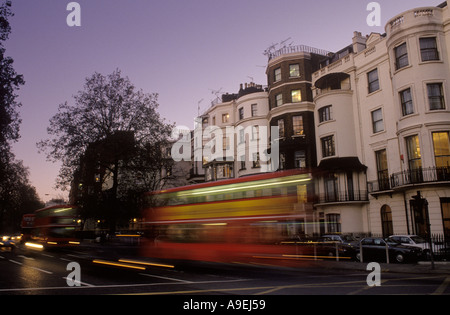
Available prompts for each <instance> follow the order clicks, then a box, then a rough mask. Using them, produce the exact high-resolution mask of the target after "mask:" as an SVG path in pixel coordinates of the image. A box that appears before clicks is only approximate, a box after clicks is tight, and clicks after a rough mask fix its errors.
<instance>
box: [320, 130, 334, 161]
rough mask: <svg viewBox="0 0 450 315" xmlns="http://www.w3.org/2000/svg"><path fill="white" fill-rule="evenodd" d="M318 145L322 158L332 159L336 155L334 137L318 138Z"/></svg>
mask: <svg viewBox="0 0 450 315" xmlns="http://www.w3.org/2000/svg"><path fill="white" fill-rule="evenodd" d="M320 145H321V147H322V158H327V157H332V156H335V155H336V142H335V139H334V135H329V136H325V137H322V138H320Z"/></svg>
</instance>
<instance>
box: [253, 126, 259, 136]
mask: <svg viewBox="0 0 450 315" xmlns="http://www.w3.org/2000/svg"><path fill="white" fill-rule="evenodd" d="M258 139H259V126H258V125H254V126H252V140H258Z"/></svg>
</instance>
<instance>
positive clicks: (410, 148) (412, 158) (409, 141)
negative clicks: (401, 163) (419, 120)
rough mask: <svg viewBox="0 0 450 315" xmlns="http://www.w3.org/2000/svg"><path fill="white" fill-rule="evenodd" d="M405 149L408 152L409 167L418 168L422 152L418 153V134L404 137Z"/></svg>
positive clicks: (411, 168) (420, 163)
mask: <svg viewBox="0 0 450 315" xmlns="http://www.w3.org/2000/svg"><path fill="white" fill-rule="evenodd" d="M406 150H407V152H408V166H409V169H410V170H417V169H420V168H421V167H422V154H421V153H420V145H419V136H417V135H415V136H411V137H407V138H406Z"/></svg>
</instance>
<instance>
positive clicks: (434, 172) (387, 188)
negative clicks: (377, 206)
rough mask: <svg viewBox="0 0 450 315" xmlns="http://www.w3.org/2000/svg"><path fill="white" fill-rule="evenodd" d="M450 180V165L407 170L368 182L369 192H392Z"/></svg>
mask: <svg viewBox="0 0 450 315" xmlns="http://www.w3.org/2000/svg"><path fill="white" fill-rule="evenodd" d="M442 182H450V166H446V167H429V168H418V169H412V170H406V171H403V172H398V173H394V174H391V176H389V177H388V178H381V179H379V180H376V181H372V182H369V183H368V187H369V193H379V192H392V191H394V190H396V189H401V188H403V187H407V186H416V185H423V184H432V183H442Z"/></svg>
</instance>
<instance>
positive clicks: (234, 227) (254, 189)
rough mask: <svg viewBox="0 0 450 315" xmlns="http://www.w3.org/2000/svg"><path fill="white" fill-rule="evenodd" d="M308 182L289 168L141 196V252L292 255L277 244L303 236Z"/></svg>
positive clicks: (231, 257) (222, 258)
mask: <svg viewBox="0 0 450 315" xmlns="http://www.w3.org/2000/svg"><path fill="white" fill-rule="evenodd" d="M311 184H312V181H311V176H310V173H308V172H306V171H301V170H293V171H281V172H276V173H268V174H261V175H254V176H248V177H243V178H238V179H231V180H223V181H218V182H210V183H203V184H197V185H192V186H186V187H179V188H173V189H167V190H163V191H159V192H155V193H147V194H146V198H147V204H148V206H147V208H146V209H145V211H144V220H143V221H144V222H143V223H144V227H145V235H146V237H145V238H144V240H143V241H142V243H141V244H142V248H141V251H142V252H141V253H142V255H143V256H146V257H154V258H164V259H179V260H202V261H214V262H233V261H245V260H246V259H247V258H249V257H250V258H251V257H255V256H257V255H282V254H292V252H293V253H294V254H295V249H294V248H293V247H292V246H284V245H280V244H282V243H284V242H283V241H285V240H287V239H290V238H293V237H294V236H296V235H298V234H301V233H302V232H303V233H304V229H305V227H306V225H307V224H308V222H309V218H308V216H310V215H311V211H309V210H308V209H309V208H308V206H307V205H308V204H309V203H308V191H309V190H310V188H311V187H310V186H311Z"/></svg>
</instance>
